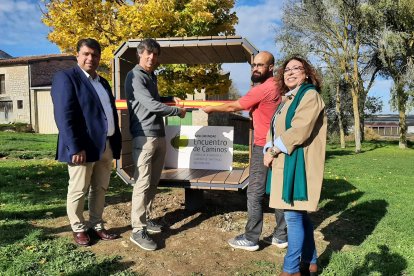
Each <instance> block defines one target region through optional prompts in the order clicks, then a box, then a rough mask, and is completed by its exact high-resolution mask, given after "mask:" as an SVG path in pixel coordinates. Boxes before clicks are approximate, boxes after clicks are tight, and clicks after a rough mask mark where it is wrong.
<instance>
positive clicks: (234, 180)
mask: <svg viewBox="0 0 414 276" xmlns="http://www.w3.org/2000/svg"><path fill="white" fill-rule="evenodd" d="M242 174H243V170H233V171H231V174H230V175H229V177H227V179H226V181H225V182H224V183H226V184H239V180H240V177H241V176H242Z"/></svg>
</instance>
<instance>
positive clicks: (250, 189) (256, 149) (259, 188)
mask: <svg viewBox="0 0 414 276" xmlns="http://www.w3.org/2000/svg"><path fill="white" fill-rule="evenodd" d="M249 174H250V175H249V186H247V215H248V219H247V224H246V227H245V236H246V239H248V240H249V241H252V242H254V243H258V242H259V238H260V234H261V233H262V228H263V200H264V197H265V194H266V177H267V167H266V166H265V165H263V147H261V146H257V145H253V150H252V157H251V160H250V171H249ZM275 217H276V224H277V225H276V227H275V230H274V233H273V235H274V237H276V238H277V239H279V240H282V241H286V238H287V237H286V235H287V234H286V232H287V231H286V221H285V217H284V215H283V210H279V209H275Z"/></svg>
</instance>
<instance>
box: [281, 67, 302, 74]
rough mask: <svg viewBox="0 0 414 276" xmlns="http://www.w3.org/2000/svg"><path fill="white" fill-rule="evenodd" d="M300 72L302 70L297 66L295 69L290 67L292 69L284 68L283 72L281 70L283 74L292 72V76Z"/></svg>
mask: <svg viewBox="0 0 414 276" xmlns="http://www.w3.org/2000/svg"><path fill="white" fill-rule="evenodd" d="M302 70H303V67H302V66H297V67H292V68H285V70H283V74H287V73H289V71H292V74H296V73H299V72H300V71H302Z"/></svg>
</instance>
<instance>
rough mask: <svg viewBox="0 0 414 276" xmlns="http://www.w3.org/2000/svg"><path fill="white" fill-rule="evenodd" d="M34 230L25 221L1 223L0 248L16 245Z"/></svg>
mask: <svg viewBox="0 0 414 276" xmlns="http://www.w3.org/2000/svg"><path fill="white" fill-rule="evenodd" d="M34 229H35V227H33V226H32V225H31V224H29V223H27V222H26V221H21V220H16V221H1V222H0V247H3V246H7V245H9V244H13V243H16V242H18V241H20V240H22V239H23V238H25V237H26V236H27V235H28V234H29V233H30V232H32V231H33V230H34Z"/></svg>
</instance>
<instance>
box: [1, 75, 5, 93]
mask: <svg viewBox="0 0 414 276" xmlns="http://www.w3.org/2000/svg"><path fill="white" fill-rule="evenodd" d="M0 94H6V77H5V75H4V74H1V75H0Z"/></svg>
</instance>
